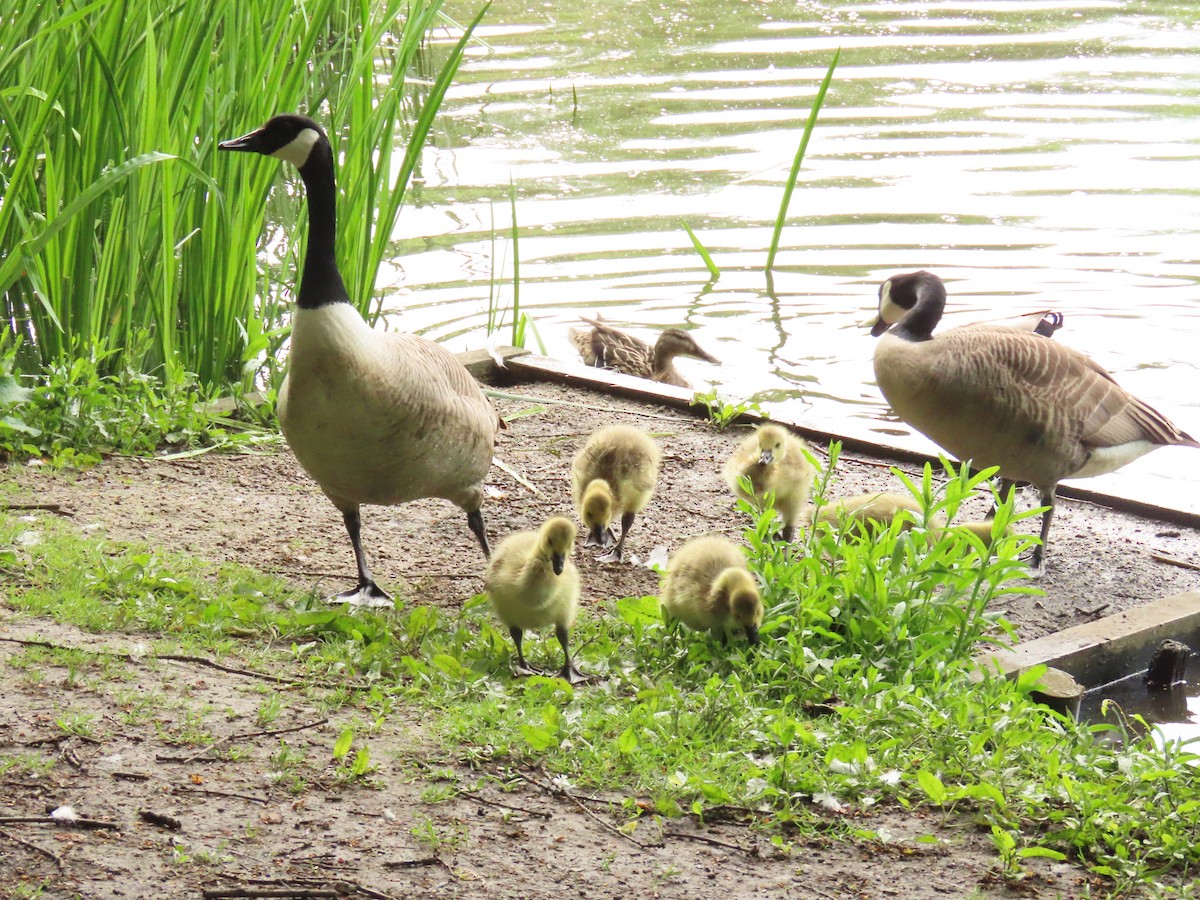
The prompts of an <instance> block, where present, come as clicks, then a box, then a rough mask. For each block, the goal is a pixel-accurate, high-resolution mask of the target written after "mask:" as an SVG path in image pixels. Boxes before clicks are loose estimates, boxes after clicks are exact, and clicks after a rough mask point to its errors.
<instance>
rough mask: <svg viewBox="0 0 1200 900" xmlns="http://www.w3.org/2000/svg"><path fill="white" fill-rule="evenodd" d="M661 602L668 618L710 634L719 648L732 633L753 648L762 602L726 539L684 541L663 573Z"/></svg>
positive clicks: (743, 563)
mask: <svg viewBox="0 0 1200 900" xmlns="http://www.w3.org/2000/svg"><path fill="white" fill-rule="evenodd" d="M660 599H661V601H662V605H663V609H664V610H665V612H666V613H667V618H668V619H678V620H679V621H680V622H683V624H684V625H686V626H687V627H688V628H691V629H694V630H696V631H710V632H712V633H713V634H716V635H719V636H720V638H721V641H722V643H727V642H728V640H729V630H730V629H731V628H740V629H741V630H742V631H744V632H745V634H746V639H747V640H749V641H750V643H751V644H757V643H758V629H759V627H760V626H761V625H762V620H763V605H762V598H761V597H760V596H759V593H758V585H757V584H755V583H754V578H753V576H751V574H750V572H749V570H748V569H747V568H746V557H745V555H744V554H743V553H742V551H741V550H740V549H739V548H738V547H737V545H736V544H734V543H733V542H732V541H730V540H728V539H727V538H723V537H719V536H716V535H712V536H708V537H700V538H695V539H693V540H691V541H688V542H687V543H686V544H685V545H684V546H683V547H682V548H681V549H680V550H679V552H678V553H676V554H675V557H674V559H672V560H671V562H670V565H669V566H668V567H667V575H666V578H665V580H664V581H663V585H662V591H661V595H660Z"/></svg>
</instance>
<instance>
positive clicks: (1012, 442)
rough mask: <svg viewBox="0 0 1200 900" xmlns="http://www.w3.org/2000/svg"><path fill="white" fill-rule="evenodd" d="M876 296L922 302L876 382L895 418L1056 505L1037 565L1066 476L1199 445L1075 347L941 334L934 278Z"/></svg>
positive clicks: (917, 277)
mask: <svg viewBox="0 0 1200 900" xmlns="http://www.w3.org/2000/svg"><path fill="white" fill-rule="evenodd" d="M880 294H881V296H882V295H883V294H888V295H891V296H911V297H913V298H915V299H914V300H913V303H912V309H911V310H910V311H909V312H908V313H907V314H906V315H905V316H904V318H903V319H902V320H901V321H900V323H899V324H898V325H896V326H894V327H893V328H891V329H890V330H889V331H887V332H886V333H885V334H884V335H883V336H882V337H881V338H880V339H879V343H878V344H877V345H876V347H875V380H876V381H877V382H878V384H879V389H880V390H881V391H882V392H883V396H884V397H885V398H886V400H887V402H888V403H889V404H890V405H891V407H892V410H893V411H894V412H895V413H896V415H897V416H899V417H900V418H901V419H903V420H904V421H905V422H907V423H908V424H909V425H911V426H912V427H913V428H915V429H916V430H917V431H919V432H921V433H922V434H924V435H925V436H926V437H928V438H930V439H931V440H932V441H934V442H935V443H937V444H939V445H941V446H942V447H943V448H944V449H945V450H946V451H947V452H948V453H950V454H952V455H953V456H955V457H957V458H958V459H960V460H971V461H972V464H973V465H974V466H976V467H977V468H981V469H982V468H988V467H991V466H998V467H999V470H1000V477H1001V478H1003V479H1005V480H1007V481H1010V482H1012V481H1026V482H1029V483H1030V484H1032V485H1034V486H1035V487H1036V488H1037V489H1038V491H1039V492H1040V494H1041V502H1042V505H1043V506H1046V507H1048V509H1047V510H1046V512H1045V513H1044V514H1043V515H1042V528H1041V541H1042V542H1041V545H1040V546H1038V547H1037V548H1035V549H1034V553H1033V559H1032V565H1033V568H1034V570H1035V571H1040V570H1041V567H1042V562H1043V560H1044V558H1045V551H1046V538H1047V536H1048V535H1049V533H1050V522H1051V519H1052V518H1053V516H1054V492H1055V489H1056V488H1057V487H1058V483H1059V481H1061V480H1062V479H1064V478H1082V477H1086V476H1089V475H1103V474H1105V473H1106V472H1112V471H1114V470H1116V469H1119V468H1120V467H1121V466H1123V465H1125V464H1126V463H1129V462H1132V461H1133V460H1135V459H1137V458H1138V457H1139V456H1142V455H1143V454H1146V453H1149V452H1150V451H1151V450H1154V449H1157V448H1158V447H1163V446H1168V445H1176V446H1183V447H1200V444H1198V443H1197V442H1196V441H1195V440H1194V439H1193V438H1192V437H1191V436H1190V435H1188V434H1185V433H1184V432H1182V431H1180V430H1179V429H1178V428H1176V427H1175V426H1174V425H1172V424H1171V423H1170V422H1169V421H1168V420H1167V419H1166V418H1165V417H1164V416H1163V415H1162V414H1160V413H1159V412H1157V411H1156V410H1154V409H1152V408H1151V407H1150V406H1148V405H1147V404H1146V403H1143V402H1142V401H1141V400H1138V399H1137V398H1136V397H1134V396H1133V395H1132V394H1130V393H1129V392H1128V391H1126V390H1125V389H1124V388H1122V387H1121V386H1120V385H1118V384H1117V383H1116V382H1115V381H1114V380H1113V378H1112V376H1111V375H1109V374H1108V372H1106V371H1104V369H1102V368H1101V367H1100V366H1098V365H1097V364H1096V363H1094V362H1093V361H1092V360H1091V359H1089V358H1088V357H1086V356H1084V355H1083V354H1082V353H1080V352H1079V351H1078V350H1073V349H1071V348H1070V347H1066V346H1064V345H1062V344H1060V343H1058V342H1056V341H1047V340H1043V339H1042V338H1040V337H1038V336H1036V335H1034V334H1033V333H1031V332H1026V331H1020V330H1017V329H1014V328H1005V327H1002V326H988V325H972V326H969V327H966V328H952V329H949V330H948V331H945V332H942V333H941V334H938V335H934V334H933V330H934V328H936V327H937V324H938V322H939V321H940V320H941V317H942V310H943V309H944V307H945V305H946V288H945V285H943V284H942V280H941V279H940V278H938V277H937V276H936V275H933V274H930V273H929V272H913V273H909V274H904V275H893V276H892V277H891V278H889V279H888V280H887V281H885V282H884V283H883V286H882V287H881V288H880Z"/></svg>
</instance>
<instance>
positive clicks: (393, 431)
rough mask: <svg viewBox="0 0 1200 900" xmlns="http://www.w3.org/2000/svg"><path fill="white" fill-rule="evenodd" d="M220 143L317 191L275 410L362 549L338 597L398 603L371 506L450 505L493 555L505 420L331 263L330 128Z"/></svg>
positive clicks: (259, 133) (300, 124) (284, 119)
mask: <svg viewBox="0 0 1200 900" xmlns="http://www.w3.org/2000/svg"><path fill="white" fill-rule="evenodd" d="M218 146H219V147H220V148H221V149H222V150H236V151H241V152H245V153H260V154H262V155H264V156H273V157H275V158H276V159H282V160H284V161H286V162H289V163H291V164H292V165H294V166H296V167H297V168H298V169H299V170H300V177H301V178H302V179H303V180H304V187H305V190H306V191H307V193H308V220H309V231H308V247H307V248H306V250H305V256H304V274H303V276H302V278H301V280H300V287H299V290H298V291H297V293H296V307H297V308H296V311H295V315H294V317H293V318H292V336H291V352H290V356H289V358H288V371H287V375H286V377H285V378H284V381H283V385H282V387H281V388H280V390H279V401H278V404H277V410H278V413H279V423H280V425H281V426H282V428H283V434H284V437H286V438H287V442H288V445H289V446H290V447H291V448H292V450H293V452H294V453H295V454H296V458H297V459H298V460H299V461H300V464H301V465H302V466H303V467H304V469H305V470H306V471H307V472H308V473H309V475H311V476H312V477H313V478H314V479H315V480H316V482H317V484H318V485H320V487H321V490H322V491H324V492H325V495H326V496H327V497H329V499H330V500H331V501H332V502H333V505H334V506H335V507H337V509H338V510H340V511H341V513H342V519H343V521H344V522H345V525H346V531H347V533H348V534H349V536H350V543H351V546H352V547H353V549H354V558H355V561H356V563H357V566H358V584H357V586H356V587H355V588H354V589H352V590H349V591H346V592H344V593H341V594H338V595H336V596H335V597H332V598H330V599H331V600H335V601H349V602H351V603H366V604H371V605H381V604H383V603H386V602H387V601H388V600H389V599H390V598H389V597H388V595H387V594H386V593H385V592H384V591H383V590H382V589H380V588H379V586H378V585H377V584H376V583H375V581H374V579H373V578H372V577H371V572H370V568H369V567H368V565H367V557H366V554H365V553H364V552H363V547H362V541H361V539H360V529H361V524H362V523H361V518H360V515H359V507H360V506H362V505H363V504H380V505H385V506H392V505H396V504H400V503H407V502H408V501H410V500H417V499H421V498H424V497H439V498H442V499H445V500H449V501H450V502H452V503H454V504H456V505H457V506H458V507H459V508H461V509H462V510H463V511H464V512H465V513H466V514H467V525H468V526H469V527H470V529H471V531H472V532H473V533H474V535H475V537H476V539H477V540H478V542H479V546H480V547H481V548H482V549H483V552H484V555H485V556H486V555H487V554H488V543H487V534H486V531H485V529H484V523H483V514H482V512H481V511H480V507H481V506H482V504H483V481H484V478H485V477H486V476H487V473H488V469H489V467H490V466H491V463H492V450H493V447H494V444H495V441H496V434H497V432H498V430H499V428H500V427H501V424H502V423H501V422H500V420H499V418H498V417H497V415H496V411H495V410H494V409H493V408H492V404H491V403H490V402H489V401H488V399H487V397H485V396H484V394H483V391H482V390H481V389H480V387H479V385H478V384H477V383H476V382H475V379H473V378H472V377H471V375H470V373H468V372H467V370H466V369H464V368H463V367H462V365H461V364H460V363H459V362H458V360H457V359H455V357H454V356H453V354H451V353H450V352H449V351H447V350H446V349H445V348H443V347H441V346H439V345H437V344H435V343H433V342H432V341H428V340H426V339H425V338H421V337H417V336H416V335H411V334H398V333H394V332H391V333H383V332H378V331H374V330H373V329H372V328H371V327H370V326H369V325H368V324H367V323H366V322H365V321H364V320H363V317H362V316H361V315H360V314H359V313H358V310H357V309H355V308H354V307H353V306H352V305H351V303H350V297H349V295H348V294H347V293H346V288H345V286H344V284H343V283H342V276H341V274H340V273H339V272H338V267H337V262H336V260H335V259H334V237H335V234H336V216H335V208H336V189H335V186H334V168H333V152H332V150H331V149H330V146H329V140H328V139H327V138H326V136H325V132H324V131H323V130H322V128H321V126H320V125H318V124H317V123H316V122H314V121H313V120H312V119H310V118H308V117H306V116H300V115H282V116H275V117H274V118H272V119H271V120H270V121H268V122H267V123H266V124H265V125H263V126H262V127H261V128H259V129H257V130H255V131H252V132H250V133H249V134H246V135H244V136H242V137H239V138H234V139H233V140H229V141H224V142H223V143H221V144H219V145H218Z"/></svg>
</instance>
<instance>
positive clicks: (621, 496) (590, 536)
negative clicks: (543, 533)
mask: <svg viewBox="0 0 1200 900" xmlns="http://www.w3.org/2000/svg"><path fill="white" fill-rule="evenodd" d="M661 455H662V454H661V453H660V451H659V449H658V445H657V444H655V443H654V441H652V440H651V439H650V438H649V437H647V436H646V435H645V434H644V433H643V432H641V431H638V429H636V428H633V427H632V426H629V425H610V426H608V427H607V428H601V429H600V430H599V431H597V432H595V433H594V434H592V436H591V437H589V438H588V440H587V443H586V444H584V446H583V449H582V450H580V451H579V453H577V454H576V456H575V461H574V463H573V464H572V467H571V493H572V496H573V497H574V499H575V508H576V510H577V511H578V512H579V518H580V521H582V522H583V525H584V528H585V529H586V530H587V540H586V542H585V544H584V546H587V547H594V546H599V547H603V548H607V547H609V546H611V545H612V543H613V541H614V539H615V538H614V535H613V529H612V522H613V519H614V518H615V517H616V514H617V512H620V513H621V538H620V540H619V541H617V542H616V546H615V547H614V548H613V549H612V550H611V551H610V552H609V553H607V554H605V555H603V556H601V557H600V560H601V561H602V562H620V561H621V559H622V558H623V555H624V552H625V538H626V537H627V536H628V535H629V530H630V529H631V528H632V527H633V522H634V519H635V518H636V517H637V514H638V513H639V512H641V511H642V510H643V509H644V508H645V507H646V504H647V503H649V502H650V498H651V496H653V494H654V486H655V484H656V483H657V482H658V466H659V460H660V458H661Z"/></svg>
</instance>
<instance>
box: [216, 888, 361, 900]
mask: <svg viewBox="0 0 1200 900" xmlns="http://www.w3.org/2000/svg"><path fill="white" fill-rule="evenodd" d="M351 890H352V889H351ZM200 896H201V897H203V898H204V900H220V898H225V897H334V898H337V897H349V896H350V890H346V891H343V890H338V889H337V888H210V889H209V890H206V891H203V892H201V894H200Z"/></svg>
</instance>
